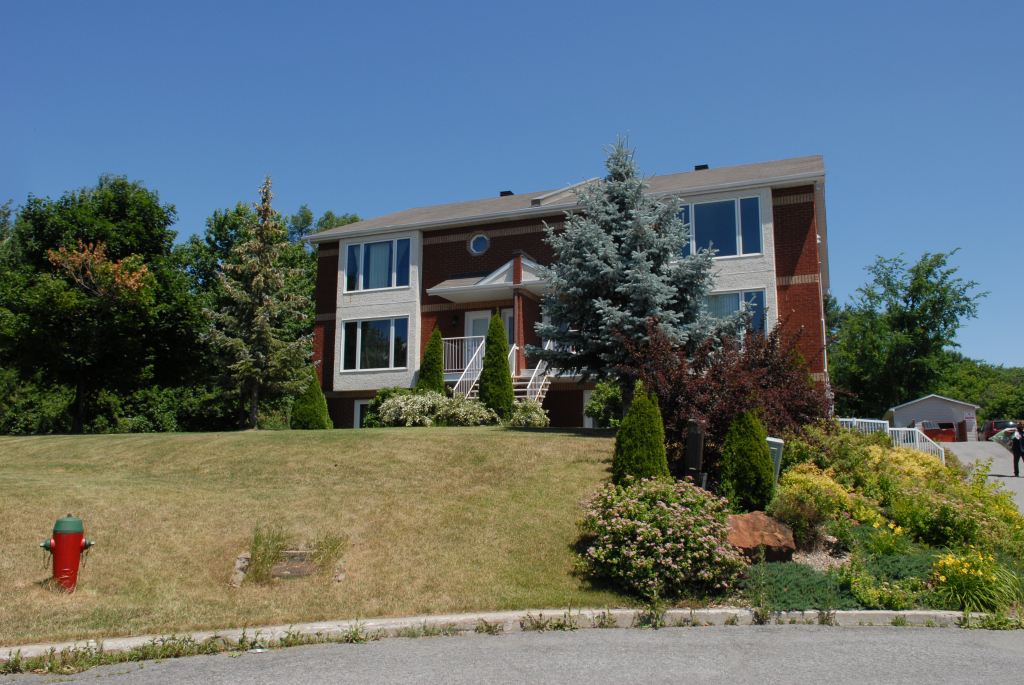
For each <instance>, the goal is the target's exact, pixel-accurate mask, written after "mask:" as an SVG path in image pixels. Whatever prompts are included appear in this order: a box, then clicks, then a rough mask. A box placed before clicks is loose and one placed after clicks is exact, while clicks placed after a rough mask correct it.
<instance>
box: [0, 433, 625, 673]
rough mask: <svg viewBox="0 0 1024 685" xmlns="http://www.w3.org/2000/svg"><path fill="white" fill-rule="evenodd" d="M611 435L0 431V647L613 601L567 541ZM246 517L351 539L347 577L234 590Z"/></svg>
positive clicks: (602, 477) (607, 454) (604, 463)
mask: <svg viewBox="0 0 1024 685" xmlns="http://www.w3.org/2000/svg"><path fill="white" fill-rule="evenodd" d="M612 449H613V439H612V438H610V437H608V436H606V435H604V434H594V433H593V432H587V431H582V430H581V431H567V430H562V431H524V430H506V429H503V428H500V427H485V428H429V429H427V428H409V429H406V430H368V431H282V432H269V431H259V432H256V431H248V432H238V433H204V434H167V433H164V434H159V433H156V434H145V435H95V436H38V437H24V438H12V437H5V438H0V454H3V455H4V457H3V459H4V467H3V468H2V469H0V511H2V512H3V516H2V517H0V549H2V550H3V552H4V553H3V554H2V555H0V597H3V601H0V645H3V646H9V645H18V644H25V643H31V642H42V641H50V640H54V641H56V640H72V639H79V640H80V639H87V638H97V637H102V636H107V637H112V636H119V635H139V634H147V633H158V634H159V633H162V634H165V635H169V634H171V633H177V634H178V635H182V634H186V633H188V632H189V631H196V630H212V629H217V628H224V629H227V628H231V627H242V626H247V625H248V626H258V625H274V624H285V625H287V624H289V623H291V622H295V623H300V622H306V621H316V620H328V619H338V618H351V617H355V616H360V617H377V616H410V615H418V614H431V613H450V612H458V611H490V610H512V609H522V610H526V609H529V608H547V607H564V606H568V605H570V604H571V605H572V606H574V607H575V606H581V607H588V606H589V607H603V606H605V605H609V606H612V607H616V606H622V604H623V602H624V598H623V597H622V596H621V595H618V594H616V593H613V592H610V591H608V590H604V589H599V588H593V587H591V586H590V584H589V583H587V582H586V581H585V580H583V579H581V578H579V577H578V576H576V575H574V569H575V555H574V554H573V552H572V548H571V546H572V545H573V544H574V543H575V542H576V540H577V539H578V528H577V525H576V523H577V520H578V519H579V516H580V512H581V510H580V504H579V503H580V502H581V501H583V500H585V499H586V498H587V497H589V496H590V495H592V494H593V492H594V491H595V490H596V489H597V488H598V487H599V486H600V485H601V484H602V483H604V482H607V481H608V479H609V472H608V470H609V467H610V465H611V455H612ZM69 511H70V512H73V513H74V514H75V515H76V516H78V517H80V518H82V519H83V521H84V522H85V528H86V535H87V536H88V537H90V538H93V539H96V540H98V541H99V545H97V547H96V548H95V549H94V550H93V551H92V552H91V553H90V556H89V561H88V564H87V565H86V566H85V568H84V569H83V572H82V574H81V580H80V582H79V587H78V590H77V591H76V592H75V593H74V594H73V595H60V594H55V593H51V592H49V591H48V590H46V589H45V588H44V587H42V585H41V582H42V581H43V580H44V579H45V578H46V577H47V576H48V575H49V572H48V570H46V569H44V568H41V556H40V555H41V552H39V548H38V545H39V543H40V542H41V541H42V540H43V539H44V538H45V537H46V536H47V535H48V534H49V532H50V530H51V529H52V527H53V522H54V521H55V520H56V519H58V518H60V517H62V516H64V515H65V514H67V513H68V512H69ZM256 521H261V525H263V526H264V527H270V526H280V527H281V528H282V529H283V530H284V531H286V532H287V533H288V534H289V536H290V537H291V539H292V540H293V541H294V542H295V543H301V542H302V541H308V540H315V539H316V538H317V537H318V536H321V535H325V534H327V533H334V534H338V535H347V536H348V538H349V544H348V547H347V550H346V551H345V552H344V561H345V572H346V578H345V579H344V581H342V582H341V583H334V581H333V580H332V578H331V574H329V573H324V574H316V575H313V576H308V577H304V578H295V579H291V580H278V579H273V580H271V581H270V582H269V583H267V584H266V585H260V584H252V585H250V584H249V583H248V582H247V583H243V585H242V587H240V588H231V587H229V586H228V583H229V580H230V578H231V573H232V570H233V567H234V563H235V559H236V557H237V556H238V555H239V554H240V553H242V552H243V551H246V549H247V548H248V542H249V538H250V537H251V536H252V534H253V525H254V523H255V522H256ZM325 546H326V547H328V548H330V547H332V546H333V545H331V544H327V543H325ZM32 550H36V551H35V552H33V551H32ZM327 555H328V556H330V552H328V553H327ZM4 653H5V654H6V651H5V652H4Z"/></svg>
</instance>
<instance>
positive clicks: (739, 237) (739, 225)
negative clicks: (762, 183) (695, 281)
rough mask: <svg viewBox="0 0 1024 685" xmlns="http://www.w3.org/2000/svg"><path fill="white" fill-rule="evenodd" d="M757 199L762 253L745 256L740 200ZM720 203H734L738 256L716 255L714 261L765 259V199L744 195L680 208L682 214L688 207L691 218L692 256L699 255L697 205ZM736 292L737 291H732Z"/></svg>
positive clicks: (687, 204) (683, 205)
mask: <svg viewBox="0 0 1024 685" xmlns="http://www.w3.org/2000/svg"><path fill="white" fill-rule="evenodd" d="M751 199H757V225H758V226H759V227H760V231H761V251H760V252H750V253H747V254H744V252H743V216H742V214H741V212H740V200H751ZM718 202H732V203H733V211H734V212H735V214H736V254H729V255H715V256H714V257H713V259H745V258H748V257H764V217H763V216H762V215H761V205H762V204H764V201H763V198H762V197H761V196H760V195H742V196H736V197H731V198H730V197H724V198H720V199H717V200H704V201H702V202H686V203H683V204H681V205H680V206H679V210H680V212H681V211H682V208H683V207H688V208H689V209H687V213H688V214H689V216H690V224H689V229H690V254H696V253H697V231H696V223H697V222H696V217H695V215H696V210H695V209H694V208H695V207H696V206H697V205H710V204H715V203H718ZM732 292H735V291H732Z"/></svg>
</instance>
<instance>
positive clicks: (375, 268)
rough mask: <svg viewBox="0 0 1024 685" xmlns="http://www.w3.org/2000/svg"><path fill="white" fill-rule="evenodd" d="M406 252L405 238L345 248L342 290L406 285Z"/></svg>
mask: <svg viewBox="0 0 1024 685" xmlns="http://www.w3.org/2000/svg"><path fill="white" fill-rule="evenodd" d="M409 250H410V240H409V238H401V239H399V240H382V241H380V242H376V243H362V244H359V245H349V246H348V253H347V256H346V259H345V291H346V292H352V291H354V290H377V289H380V288H399V287H402V286H407V285H409Z"/></svg>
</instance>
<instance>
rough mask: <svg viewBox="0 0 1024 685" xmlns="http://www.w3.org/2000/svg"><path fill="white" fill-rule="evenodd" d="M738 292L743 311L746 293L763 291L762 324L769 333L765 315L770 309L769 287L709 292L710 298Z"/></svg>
mask: <svg viewBox="0 0 1024 685" xmlns="http://www.w3.org/2000/svg"><path fill="white" fill-rule="evenodd" d="M748 256H749V255H748ZM737 293H738V294H739V296H740V311H743V305H744V304H746V301H745V300H744V299H743V296H744V295H746V294H747V293H761V295H762V296H763V297H764V307H763V308H762V310H761V325H762V326H763V327H764V328H763V330H764V332H765V333H767V332H768V320H767V318H765V316H764V312H765V310H767V309H768V289H767V288H732V289H730V290H714V291H712V292H710V293H708V298H709V299H710V298H712V297H714V296H715V295H735V294H737Z"/></svg>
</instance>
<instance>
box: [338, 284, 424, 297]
mask: <svg viewBox="0 0 1024 685" xmlns="http://www.w3.org/2000/svg"><path fill="white" fill-rule="evenodd" d="M399 290H412V286H411V285H396V286H394V287H388V288H367V289H366V290H343V291H341V294H342V295H358V294H359V293H383V292H388V291H399Z"/></svg>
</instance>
